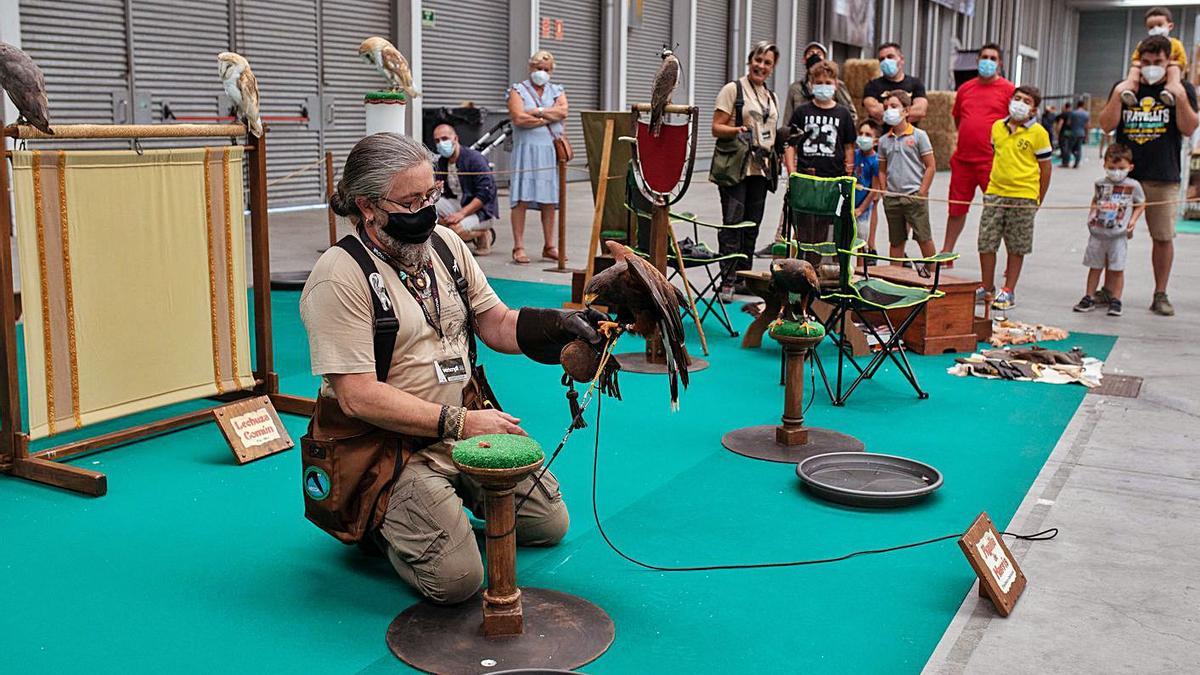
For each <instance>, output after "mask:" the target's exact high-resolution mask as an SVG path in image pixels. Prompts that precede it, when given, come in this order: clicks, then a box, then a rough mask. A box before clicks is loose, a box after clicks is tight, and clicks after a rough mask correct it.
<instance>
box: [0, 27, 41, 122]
mask: <svg viewBox="0 0 1200 675" xmlns="http://www.w3.org/2000/svg"><path fill="white" fill-rule="evenodd" d="M0 87H4V91H6V92H8V97H9V98H10V99H12V102H13V105H14V106H16V107H17V112H19V113H20V114H21V116H20V118H18V120H17V122H18V123H20V122H24V123H26V124H30V125H32V126H33V127H34V128H36V129H37V130H38V131H41V132H42V133H45V134H51V135H53V134H54V130H53V129H51V128H50V119H49V117H48V114H49V109H50V102H49V101H47V100H46V79H45V78H44V77H43V76H42V69H41V68H38V67H37V64H36V63H34V62H33V59H31V58H29V55H28V54H26V53H25V52H23V51H21V50H20V49H17V48H16V47H14V46H12V45H10V44H8V43H7V42H0Z"/></svg>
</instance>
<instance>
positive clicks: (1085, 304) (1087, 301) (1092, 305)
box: [1072, 295, 1096, 312]
mask: <svg viewBox="0 0 1200 675" xmlns="http://www.w3.org/2000/svg"><path fill="white" fill-rule="evenodd" d="M1072 309H1074V310H1075V311H1076V312H1090V311H1092V310H1093V309H1096V301H1095V300H1093V299H1092V296H1090V295H1085V296H1083V298H1081V299H1080V300H1079V302H1077V303H1075V306H1074V307H1072Z"/></svg>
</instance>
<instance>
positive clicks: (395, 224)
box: [383, 204, 437, 244]
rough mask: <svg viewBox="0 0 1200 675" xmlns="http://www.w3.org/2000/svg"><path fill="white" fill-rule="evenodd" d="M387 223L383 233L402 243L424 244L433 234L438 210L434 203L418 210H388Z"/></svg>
mask: <svg viewBox="0 0 1200 675" xmlns="http://www.w3.org/2000/svg"><path fill="white" fill-rule="evenodd" d="M387 214H388V219H387V223H386V224H385V225H384V226H383V233H384V234H386V235H387V236H389V237H391V238H392V239H395V240H396V241H398V242H400V243H401V244H424V243H425V242H426V241H429V235H431V234H433V226H434V225H436V224H437V210H436V209H434V207H433V204H430V205H429V206H426V207H425V208H423V209H421V210H420V211H417V212H416V213H407V212H403V211H401V212H391V211H389V212H387Z"/></svg>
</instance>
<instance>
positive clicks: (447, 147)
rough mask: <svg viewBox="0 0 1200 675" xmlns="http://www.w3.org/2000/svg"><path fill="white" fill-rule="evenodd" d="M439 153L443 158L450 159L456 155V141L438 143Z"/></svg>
mask: <svg viewBox="0 0 1200 675" xmlns="http://www.w3.org/2000/svg"><path fill="white" fill-rule="evenodd" d="M437 153H438V154H439V155H441V156H442V157H446V158H447V159H449V157H450V155H453V154H454V141H451V140H445V141H438V142H437Z"/></svg>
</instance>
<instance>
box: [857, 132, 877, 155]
mask: <svg viewBox="0 0 1200 675" xmlns="http://www.w3.org/2000/svg"><path fill="white" fill-rule="evenodd" d="M854 144H855V145H857V146H858V149H859V150H862V151H863V152H869V151H870V150H871V148H874V147H875V139H874V138H873V137H871V136H859V137H858V138H856V139H854Z"/></svg>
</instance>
